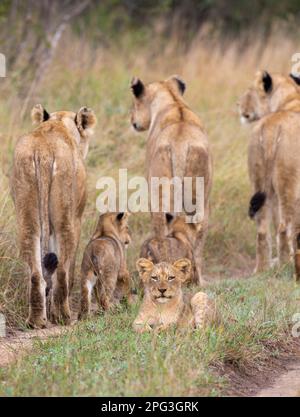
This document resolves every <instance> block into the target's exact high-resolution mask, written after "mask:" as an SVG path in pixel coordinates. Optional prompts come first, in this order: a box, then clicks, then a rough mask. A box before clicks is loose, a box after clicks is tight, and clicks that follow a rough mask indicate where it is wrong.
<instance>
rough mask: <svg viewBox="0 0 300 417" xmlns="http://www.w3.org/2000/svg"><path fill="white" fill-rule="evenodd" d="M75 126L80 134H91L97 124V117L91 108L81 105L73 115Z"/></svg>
mask: <svg viewBox="0 0 300 417" xmlns="http://www.w3.org/2000/svg"><path fill="white" fill-rule="evenodd" d="M75 123H76V126H77V128H78V130H79V132H80V134H81V136H84V137H85V136H91V135H92V134H93V133H94V127H95V126H96V124H97V118H96V115H95V113H94V111H93V110H92V109H88V108H87V107H81V109H79V111H78V113H77V114H76V117H75Z"/></svg>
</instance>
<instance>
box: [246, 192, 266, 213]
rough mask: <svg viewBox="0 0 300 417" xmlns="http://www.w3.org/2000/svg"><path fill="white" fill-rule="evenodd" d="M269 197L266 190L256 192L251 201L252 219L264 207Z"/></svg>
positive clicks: (250, 211)
mask: <svg viewBox="0 0 300 417" xmlns="http://www.w3.org/2000/svg"><path fill="white" fill-rule="evenodd" d="M266 198H267V194H266V193H265V192H261V191H258V192H257V193H255V194H254V195H253V196H252V197H251V200H250V203H249V211H248V214H249V217H250V219H253V217H254V216H255V214H256V213H257V212H258V210H260V209H261V208H262V206H263V205H264V204H265V202H266Z"/></svg>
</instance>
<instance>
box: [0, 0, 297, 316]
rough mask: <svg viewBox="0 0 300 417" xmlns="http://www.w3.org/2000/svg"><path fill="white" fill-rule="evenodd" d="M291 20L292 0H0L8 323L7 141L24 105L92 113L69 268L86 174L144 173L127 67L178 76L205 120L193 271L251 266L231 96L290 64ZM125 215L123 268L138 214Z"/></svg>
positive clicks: (88, 221)
mask: <svg viewBox="0 0 300 417" xmlns="http://www.w3.org/2000/svg"><path fill="white" fill-rule="evenodd" d="M299 19H300V9H299V1H297V0H285V1H282V0H281V1H280V0H273V1H271V0H260V1H259V0H252V1H250V0H249V1H246V0H245V1H238V0H226V1H225V0H198V1H197V0H185V1H179V0H158V1H150V0H145V1H141V0H111V1H109V0H102V1H101V0H98V1H97V0H72V1H71V0H61V1H58V0H52V1H50V0H1V1H0V53H3V54H5V55H6V58H7V77H6V78H0V311H1V310H3V311H4V312H5V313H6V316H7V319H8V321H9V323H12V324H18V323H24V317H25V315H26V310H27V307H26V304H27V302H26V283H27V281H26V274H25V269H24V265H22V263H21V262H20V261H19V259H18V246H17V239H16V221H15V217H14V208H13V204H12V201H11V198H10V193H9V172H10V167H11V160H12V155H13V149H14V146H15V143H16V140H17V138H18V137H19V136H20V135H22V134H24V133H26V132H28V131H30V130H31V129H32V126H31V122H30V109H31V107H32V105H34V104H36V103H39V102H40V103H42V104H43V105H44V106H45V107H46V109H47V110H48V111H49V112H52V111H55V110H62V109H65V110H73V111H76V110H77V109H79V108H80V107H81V106H83V105H87V106H89V107H92V108H93V109H94V110H95V112H96V114H97V118H98V127H97V130H96V134H95V137H94V139H93V140H92V142H91V146H90V152H89V154H88V158H87V170H88V187H89V194H88V195H89V198H88V203H87V207H86V210H85V214H84V221H83V227H82V235H81V244H80V250H79V253H78V266H79V265H80V262H81V256H82V251H83V249H84V247H85V245H86V243H87V242H88V240H89V238H90V236H91V234H92V231H93V228H94V226H95V222H96V220H97V216H98V213H97V210H96V207H95V201H96V197H97V190H96V182H97V179H98V178H99V177H100V176H104V175H105V176H107V175H108V176H113V177H116V178H117V176H118V169H119V168H128V170H129V172H128V173H129V177H131V176H134V175H142V174H143V173H144V157H145V156H144V149H145V141H146V136H145V135H143V134H136V133H134V132H133V131H132V129H131V127H130V117H129V113H130V107H131V91H130V80H131V78H132V76H133V75H137V76H140V77H141V78H142V79H143V80H144V81H146V82H148V81H153V80H159V79H164V78H167V77H168V76H170V75H171V74H175V73H177V74H180V75H181V76H182V77H183V78H184V80H185V81H186V84H187V91H186V93H185V98H186V101H187V103H188V104H189V105H190V106H191V108H192V109H193V110H194V111H195V112H197V113H198V114H199V116H200V118H201V119H202V121H203V123H204V125H205V127H206V129H207V132H208V136H209V139H210V142H211V145H212V152H213V157H214V182H213V191H212V195H211V216H210V229H209V235H208V239H207V244H206V247H205V270H204V273H205V275H206V276H207V277H209V278H211V279H214V278H224V277H228V278H230V277H241V276H249V275H250V274H251V272H252V269H253V264H254V257H255V226H254V223H253V222H250V220H249V219H248V217H247V206H248V201H249V197H250V195H251V189H250V184H249V181H248V173H247V140H248V137H249V131H248V130H247V129H242V128H241V126H240V123H239V117H238V114H237V111H236V102H237V100H238V98H239V96H240V95H241V94H242V93H243V91H244V90H245V88H247V87H248V86H249V84H250V83H251V81H252V79H253V77H254V73H255V71H256V70H257V69H268V70H269V71H280V72H283V73H286V74H287V73H289V72H290V70H291V65H292V63H291V57H292V55H293V54H294V53H295V52H300V51H299V50H298V46H299ZM130 222H131V229H132V234H133V243H132V245H131V247H130V248H129V250H128V262H129V268H130V271H131V272H132V273H133V275H134V274H135V272H134V269H135V267H134V265H135V260H136V258H137V257H138V254H139V249H140V246H141V244H142V242H143V241H144V239H145V238H146V237H147V234H148V233H149V215H147V214H137V215H134V216H131V220H130ZM75 292H76V291H75ZM75 298H76V297H75Z"/></svg>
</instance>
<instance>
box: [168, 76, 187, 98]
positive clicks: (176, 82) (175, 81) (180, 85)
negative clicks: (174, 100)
mask: <svg viewBox="0 0 300 417" xmlns="http://www.w3.org/2000/svg"><path fill="white" fill-rule="evenodd" d="M166 82H167V83H168V84H170V85H171V87H172V88H175V89H176V91H177V92H179V94H180V95H182V96H183V94H184V92H185V89H186V85H185V82H184V81H183V79H182V78H180V77H179V75H172V76H171V77H170V78H168V79H167V80H166Z"/></svg>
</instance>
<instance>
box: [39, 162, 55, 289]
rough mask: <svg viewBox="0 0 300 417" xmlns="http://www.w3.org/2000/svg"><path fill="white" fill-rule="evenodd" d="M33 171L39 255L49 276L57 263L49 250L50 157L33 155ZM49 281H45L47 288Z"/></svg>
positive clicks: (51, 165) (51, 167)
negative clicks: (35, 180) (35, 187)
mask: <svg viewBox="0 0 300 417" xmlns="http://www.w3.org/2000/svg"><path fill="white" fill-rule="evenodd" d="M34 164H35V172H36V179H37V186H38V199H39V216H40V230H41V257H42V261H43V262H42V267H43V270H44V272H45V275H47V276H44V278H45V279H46V281H48V280H47V277H48V278H49V276H50V277H51V275H52V274H53V272H54V271H55V269H56V268H57V265H58V258H57V255H56V254H55V253H53V252H49V241H50V217H49V195H50V189H51V180H52V172H53V161H52V160H51V159H50V158H43V157H41V156H40V155H38V154H35V156H34ZM48 287H49V283H48V282H47V288H48Z"/></svg>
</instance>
